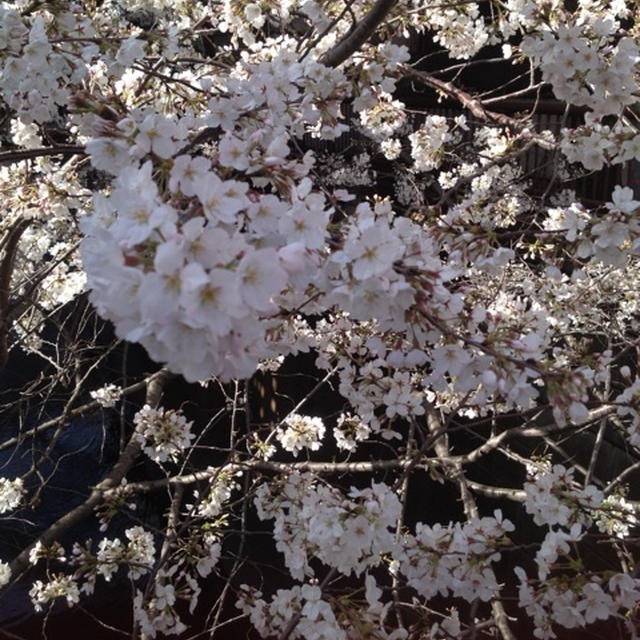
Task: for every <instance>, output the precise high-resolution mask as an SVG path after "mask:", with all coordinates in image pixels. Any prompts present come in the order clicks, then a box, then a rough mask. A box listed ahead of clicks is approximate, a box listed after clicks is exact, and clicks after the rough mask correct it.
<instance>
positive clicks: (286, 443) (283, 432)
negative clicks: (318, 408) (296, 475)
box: [276, 413, 325, 457]
mask: <svg viewBox="0 0 640 640" xmlns="http://www.w3.org/2000/svg"><path fill="white" fill-rule="evenodd" d="M324 432H325V426H324V423H323V422H322V419H320V418H312V417H309V416H302V415H300V414H298V413H290V414H289V415H288V416H287V417H286V418H285V419H284V423H283V424H282V425H281V426H280V428H279V429H278V431H277V433H276V438H277V439H278V441H279V442H280V444H281V445H282V448H283V449H284V450H285V451H290V452H291V453H293V455H294V456H295V457H297V456H298V453H300V451H302V449H309V450H310V451H317V450H318V449H319V448H320V446H321V444H322V438H323V437H324Z"/></svg>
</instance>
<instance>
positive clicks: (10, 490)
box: [0, 478, 25, 513]
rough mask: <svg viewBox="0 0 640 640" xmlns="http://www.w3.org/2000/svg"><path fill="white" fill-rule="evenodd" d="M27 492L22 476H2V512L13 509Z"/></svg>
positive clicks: (0, 498)
mask: <svg viewBox="0 0 640 640" xmlns="http://www.w3.org/2000/svg"><path fill="white" fill-rule="evenodd" d="M24 494H25V488H24V484H23V482H22V478H14V479H13V480H10V479H9V478H0V513H6V512H7V511H13V509H15V508H16V507H17V506H18V505H19V504H20V502H21V501H22V496H23V495H24Z"/></svg>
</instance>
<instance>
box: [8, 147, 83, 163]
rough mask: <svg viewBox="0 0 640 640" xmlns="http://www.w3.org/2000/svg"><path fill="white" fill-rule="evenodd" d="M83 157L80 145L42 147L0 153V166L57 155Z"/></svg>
mask: <svg viewBox="0 0 640 640" xmlns="http://www.w3.org/2000/svg"><path fill="white" fill-rule="evenodd" d="M74 154H80V155H84V154H85V150H84V147H83V146H81V145H75V144H59V145H57V146H55V147H42V148H40V149H21V150H17V151H5V152H4V153H0V164H11V163H13V162H19V161H20V160H31V159H32V158H41V157H42V156H58V155H74Z"/></svg>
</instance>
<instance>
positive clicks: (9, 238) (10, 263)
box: [0, 219, 31, 369]
mask: <svg viewBox="0 0 640 640" xmlns="http://www.w3.org/2000/svg"><path fill="white" fill-rule="evenodd" d="M30 223H31V221H30V220H24V219H18V220H17V221H16V222H15V223H14V225H13V226H12V227H11V229H9V231H7V234H6V236H5V237H4V238H3V240H2V246H3V247H4V256H3V258H2V263H0V369H2V368H4V366H5V365H6V364H7V358H8V355H9V346H8V342H7V339H8V338H7V337H8V335H9V329H10V328H11V319H10V317H9V295H10V292H11V276H12V275H13V267H14V264H15V259H16V253H17V251H18V244H19V243H20V238H21V237H22V234H23V233H24V232H25V231H26V229H27V227H28V226H29V224H30Z"/></svg>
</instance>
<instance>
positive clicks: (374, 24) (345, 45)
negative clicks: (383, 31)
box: [320, 0, 397, 67]
mask: <svg viewBox="0 0 640 640" xmlns="http://www.w3.org/2000/svg"><path fill="white" fill-rule="evenodd" d="M396 2H397V0H378V1H377V2H376V3H375V4H374V5H373V7H371V11H369V13H367V15H366V16H365V17H364V18H362V20H361V21H360V22H359V23H358V24H357V25H356V27H355V29H353V30H352V31H350V32H349V33H347V35H346V36H344V38H342V40H340V42H338V43H337V44H336V45H335V46H334V47H332V48H331V49H329V51H327V53H325V54H324V55H323V56H322V58H320V62H321V63H322V64H324V65H325V66H327V67H337V66H338V65H340V64H342V63H343V62H344V61H345V60H347V59H348V58H349V56H351V55H352V54H353V53H355V52H356V51H357V50H358V49H359V48H360V47H361V46H362V45H363V44H364V43H365V42H366V41H367V40H368V39H369V38H370V37H371V36H372V35H373V34H374V32H375V30H376V29H377V28H378V26H379V25H380V24H381V23H382V21H383V20H384V19H385V17H386V16H387V14H388V13H389V11H391V9H392V8H393V6H394V5H395V4H396Z"/></svg>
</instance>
